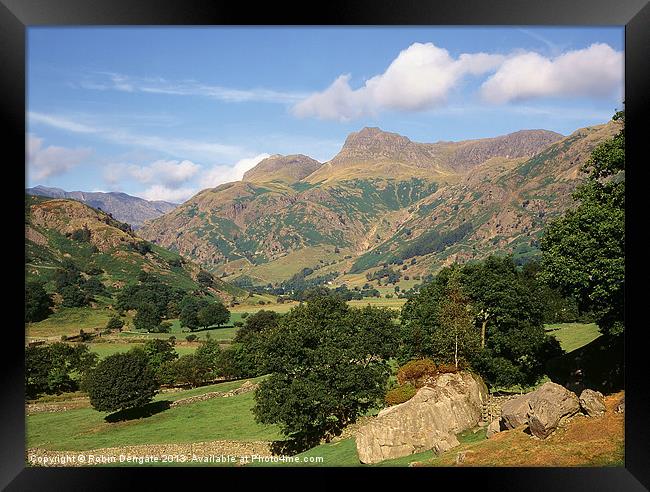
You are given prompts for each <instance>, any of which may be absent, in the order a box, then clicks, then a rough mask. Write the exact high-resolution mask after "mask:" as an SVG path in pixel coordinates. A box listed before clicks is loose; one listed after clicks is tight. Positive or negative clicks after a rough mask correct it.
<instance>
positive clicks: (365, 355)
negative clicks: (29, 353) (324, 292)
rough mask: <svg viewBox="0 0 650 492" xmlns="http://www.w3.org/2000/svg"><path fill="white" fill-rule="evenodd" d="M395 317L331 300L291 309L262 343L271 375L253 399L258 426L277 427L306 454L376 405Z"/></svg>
mask: <svg viewBox="0 0 650 492" xmlns="http://www.w3.org/2000/svg"><path fill="white" fill-rule="evenodd" d="M393 317H394V313H393V312H392V311H390V310H381V309H377V308H372V307H367V308H364V309H363V310H358V309H354V308H349V307H348V306H347V304H346V303H345V301H343V300H341V299H337V298H335V297H331V296H329V297H317V298H312V299H311V300H310V301H309V302H307V303H304V304H301V305H299V306H297V307H295V308H293V309H292V310H291V311H290V312H289V313H287V314H286V315H285V316H283V317H282V319H281V321H280V323H279V325H278V327H276V328H272V329H270V330H269V331H268V332H267V333H265V336H264V337H263V343H264V345H263V346H264V349H263V350H264V355H265V356H264V357H263V363H264V370H265V372H271V375H270V377H269V378H268V379H265V380H264V381H263V382H262V383H261V384H260V387H259V388H258V390H257V391H256V393H255V406H254V407H253V413H254V414H255V418H256V420H257V421H258V422H260V423H265V424H279V425H280V429H281V432H282V433H283V434H285V435H286V436H288V437H289V438H290V441H291V443H292V444H293V445H294V446H295V448H296V449H305V448H307V447H310V446H313V445H315V444H317V443H318V442H319V441H320V439H321V438H325V439H330V438H331V437H332V436H335V435H338V434H339V433H340V431H341V430H342V429H343V428H344V427H345V426H346V425H347V424H349V423H352V422H354V421H355V420H356V419H357V417H358V416H359V415H360V414H361V413H363V412H364V411H366V410H368V409H369V408H371V407H372V406H374V405H378V404H380V403H381V401H382V399H383V396H384V393H385V388H386V383H387V381H388V376H389V374H390V367H389V365H388V357H389V356H390V355H391V351H392V349H394V344H393V343H391V341H395V340H396V331H395V326H394V325H393V323H392V319H393Z"/></svg>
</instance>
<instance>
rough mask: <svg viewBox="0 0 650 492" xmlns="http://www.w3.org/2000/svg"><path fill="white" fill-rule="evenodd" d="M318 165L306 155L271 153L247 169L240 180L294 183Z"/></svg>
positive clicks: (319, 164)
mask: <svg viewBox="0 0 650 492" xmlns="http://www.w3.org/2000/svg"><path fill="white" fill-rule="evenodd" d="M320 166H321V163H320V162H318V161H317V160H315V159H312V158H311V157H307V156H306V155H301V154H298V155H272V156H271V157H268V158H266V159H264V160H262V161H260V162H259V163H258V164H257V165H256V166H255V167H254V168H253V169H250V170H249V171H247V172H246V173H245V174H244V177H243V179H242V181H247V182H250V183H264V182H269V181H281V182H284V183H295V182H296V181H300V180H301V179H303V178H306V177H307V176H309V175H310V174H311V173H313V172H314V171H315V170H316V169H318V168H319V167H320Z"/></svg>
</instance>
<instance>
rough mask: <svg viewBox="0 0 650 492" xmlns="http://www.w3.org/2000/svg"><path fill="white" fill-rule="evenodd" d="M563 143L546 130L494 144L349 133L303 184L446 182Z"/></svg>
mask: <svg viewBox="0 0 650 492" xmlns="http://www.w3.org/2000/svg"><path fill="white" fill-rule="evenodd" d="M561 138H563V136H562V135H560V134H559V133H555V132H551V131H547V130H522V131H519V132H515V133H511V134H508V135H504V136H502V137H496V138H486V139H480V140H465V141H461V142H437V143H433V144H427V143H416V142H412V141H411V140H409V139H408V138H407V137H404V136H402V135H398V134H396V133H389V132H384V131H382V130H380V129H379V128H364V129H362V130H361V131H359V132H355V133H351V134H350V135H349V136H348V138H347V139H346V140H345V144H344V145H343V148H342V149H341V151H340V152H339V153H338V154H337V155H336V156H335V157H334V158H333V159H332V160H331V161H329V162H327V163H325V164H324V165H323V166H322V167H321V168H320V169H319V170H318V171H316V172H314V173H313V174H311V175H310V176H309V177H308V178H307V181H309V182H310V183H318V182H323V181H327V182H330V181H341V180H347V179H350V178H355V177H356V178H366V177H373V176H384V177H388V178H395V179H401V178H408V177H422V178H425V179H433V180H441V181H444V180H447V181H448V180H450V179H453V177H454V176H455V175H456V174H458V173H459V172H464V171H467V170H469V169H471V168H473V167H475V166H478V165H480V164H481V163H483V162H485V161H487V160H488V159H491V158H493V157H508V158H515V157H530V156H533V155H534V154H536V153H537V152H539V151H541V150H542V149H543V148H545V147H547V146H548V145H550V144H552V143H553V142H556V141H558V140H559V139H561Z"/></svg>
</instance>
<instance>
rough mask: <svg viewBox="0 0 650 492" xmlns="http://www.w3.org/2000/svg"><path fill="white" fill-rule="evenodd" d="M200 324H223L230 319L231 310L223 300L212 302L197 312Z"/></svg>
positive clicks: (205, 325) (204, 325)
mask: <svg viewBox="0 0 650 492" xmlns="http://www.w3.org/2000/svg"><path fill="white" fill-rule="evenodd" d="M196 316H197V321H198V323H199V326H203V327H205V328H207V327H208V326H214V325H217V326H218V325H223V324H224V323H227V322H228V320H230V311H228V309H227V308H226V306H224V305H223V304H222V303H221V302H211V303H210V304H207V305H205V306H203V307H202V308H200V309H199V310H198V311H197V313H196Z"/></svg>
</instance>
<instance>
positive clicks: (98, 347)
mask: <svg viewBox="0 0 650 492" xmlns="http://www.w3.org/2000/svg"><path fill="white" fill-rule="evenodd" d="M142 345H143V344H141V343H89V344H88V348H89V349H90V351H91V352H95V353H96V354H98V355H99V357H100V359H103V358H104V357H108V356H109V355H113V354H118V353H121V352H126V351H128V350H131V349H132V348H133V347H142ZM174 348H175V349H176V352H177V353H178V355H179V356H181V355H185V354H193V353H194V351H195V350H196V347H195V346H176V347H174Z"/></svg>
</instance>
